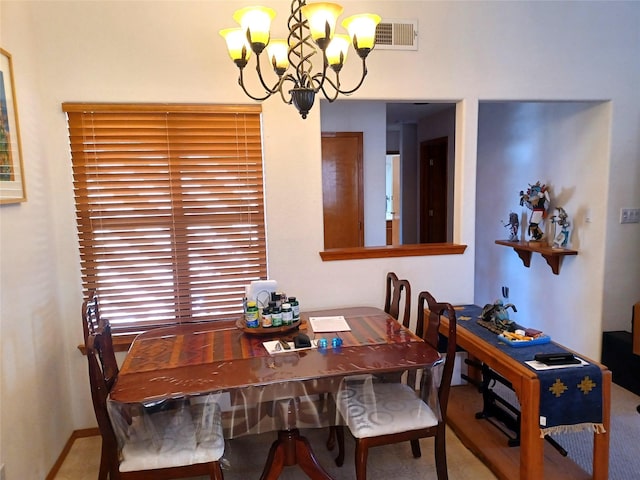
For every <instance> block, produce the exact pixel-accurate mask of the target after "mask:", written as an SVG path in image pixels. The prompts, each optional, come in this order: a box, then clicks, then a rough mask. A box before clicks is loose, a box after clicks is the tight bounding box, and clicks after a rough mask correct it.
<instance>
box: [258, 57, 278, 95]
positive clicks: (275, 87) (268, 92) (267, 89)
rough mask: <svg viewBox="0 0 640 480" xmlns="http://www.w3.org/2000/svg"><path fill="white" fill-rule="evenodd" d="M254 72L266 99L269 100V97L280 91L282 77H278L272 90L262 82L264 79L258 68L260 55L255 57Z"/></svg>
mask: <svg viewBox="0 0 640 480" xmlns="http://www.w3.org/2000/svg"><path fill="white" fill-rule="evenodd" d="M256 72H258V78H259V79H260V83H261V84H262V88H264V91H265V92H266V93H267V97H266V98H269V97H270V96H271V95H273V94H274V93H276V92H277V91H278V90H280V84H281V83H282V77H278V81H277V82H276V84H275V85H274V86H273V88H269V86H268V85H267V83H266V82H265V81H264V77H263V76H262V69H261V68H260V55H256Z"/></svg>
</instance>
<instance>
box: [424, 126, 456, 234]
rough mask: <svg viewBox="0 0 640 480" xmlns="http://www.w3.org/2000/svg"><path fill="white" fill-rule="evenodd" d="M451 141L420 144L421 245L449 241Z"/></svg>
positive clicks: (442, 139)
mask: <svg viewBox="0 0 640 480" xmlns="http://www.w3.org/2000/svg"><path fill="white" fill-rule="evenodd" d="M448 150H449V139H448V138H447V137H440V138H435V139H433V140H427V141H424V142H420V185H419V190H420V220H419V222H420V237H419V242H420V243H441V242H446V241H447V194H448V192H447V153H448Z"/></svg>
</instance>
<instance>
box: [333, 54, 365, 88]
mask: <svg viewBox="0 0 640 480" xmlns="http://www.w3.org/2000/svg"><path fill="white" fill-rule="evenodd" d="M366 76H367V62H366V60H365V59H364V58H363V59H362V76H361V77H360V81H359V82H358V84H357V85H356V86H355V87H353V88H352V89H351V90H341V89H340V88H338V89H337V91H338V93H341V94H342V95H351V94H352V93H353V92H355V91H356V90H358V89H359V88H360V87H361V86H362V84H363V83H364V79H365V77H366ZM339 86H340V83H339V82H338V87H339Z"/></svg>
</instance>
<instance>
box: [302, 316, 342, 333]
mask: <svg viewBox="0 0 640 480" xmlns="http://www.w3.org/2000/svg"><path fill="white" fill-rule="evenodd" d="M309 323H310V324H311V329H312V330H313V333H327V332H349V331H351V327H349V324H348V323H347V321H346V320H345V319H344V317H343V316H342V315H338V316H336V317H309Z"/></svg>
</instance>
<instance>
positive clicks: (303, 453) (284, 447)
mask: <svg viewBox="0 0 640 480" xmlns="http://www.w3.org/2000/svg"><path fill="white" fill-rule="evenodd" d="M291 465H299V466H300V469H301V470H302V471H303V472H304V473H306V474H307V475H308V476H309V478H311V480H333V478H332V477H331V476H330V475H329V474H328V473H327V472H326V471H325V470H324V468H322V466H321V465H320V464H319V463H318V460H317V459H316V457H315V455H314V453H313V450H312V449H311V445H310V444H309V441H308V440H307V439H306V438H305V437H303V436H301V435H300V432H299V430H298V429H292V430H281V431H279V432H278V439H277V440H276V441H275V442H273V444H272V445H271V449H270V450H269V456H268V457H267V463H266V464H265V466H264V470H263V471H262V476H261V477H260V480H276V479H277V478H278V477H279V476H280V474H281V473H282V469H283V468H284V467H285V466H291Z"/></svg>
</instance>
